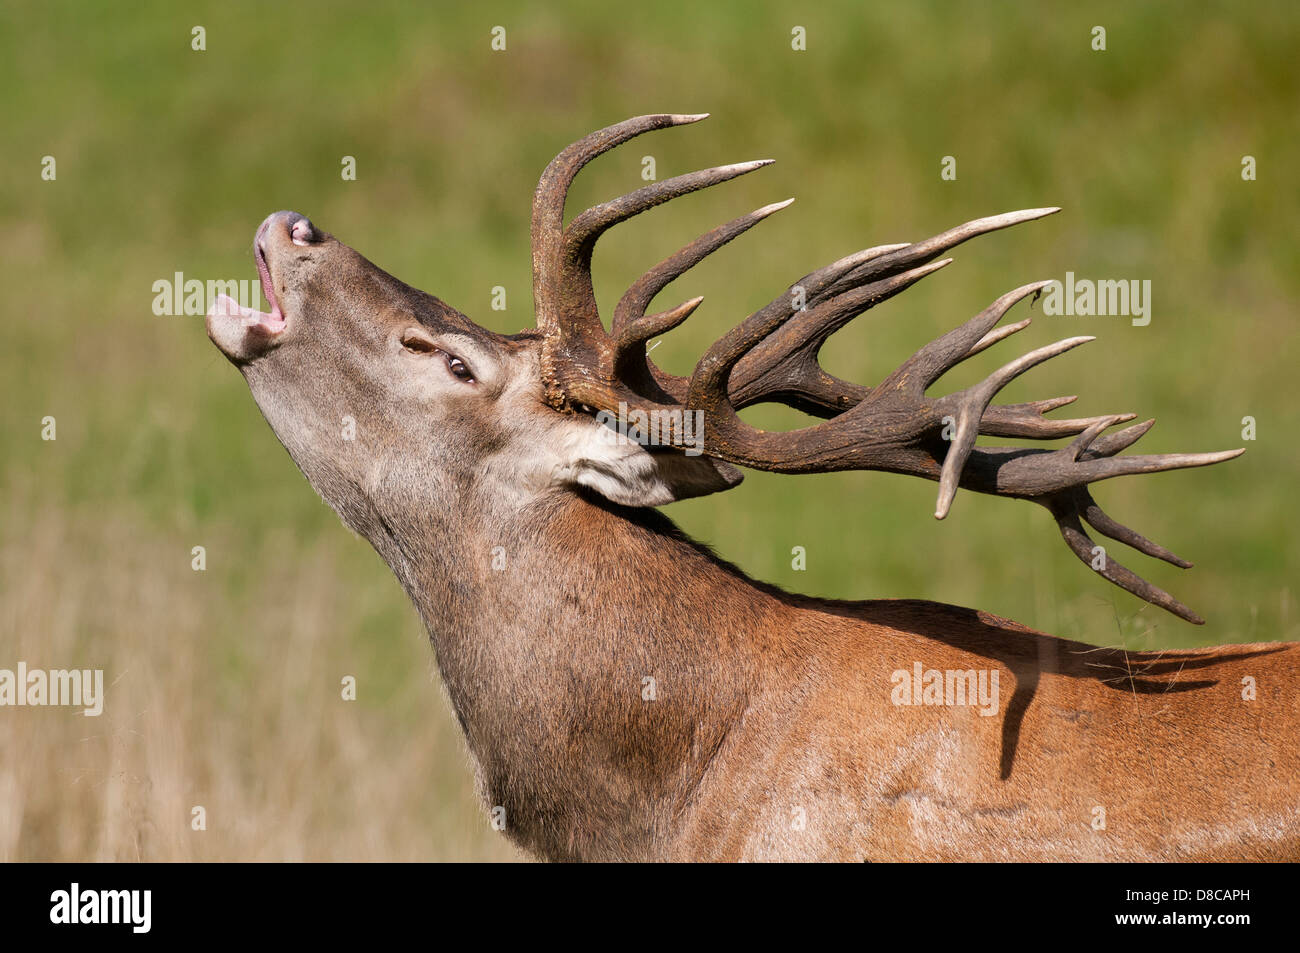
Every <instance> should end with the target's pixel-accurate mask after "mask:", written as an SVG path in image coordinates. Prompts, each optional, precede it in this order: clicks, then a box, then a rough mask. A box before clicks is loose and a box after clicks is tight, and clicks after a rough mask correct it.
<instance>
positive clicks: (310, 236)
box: [257, 210, 321, 251]
mask: <svg viewBox="0 0 1300 953" xmlns="http://www.w3.org/2000/svg"><path fill="white" fill-rule="evenodd" d="M279 234H287V235H288V236H289V239H290V240H291V241H292V242H293V243H294V244H295V245H310V244H312V243H313V242H318V241H320V240H321V233H320V232H319V231H318V230H317V228H316V226H315V225H313V224H312V223H311V219H309V218H308V217H307V216H306V215H302V214H300V213H298V212H291V211H288V210H286V211H282V212H272V213H271V214H270V215H268V216H267V217H266V220H265V221H263V222H262V225H261V227H260V228H258V230H257V245H258V247H259V248H261V249H263V251H265V245H266V241H267V239H268V238H270V237H272V236H275V235H279Z"/></svg>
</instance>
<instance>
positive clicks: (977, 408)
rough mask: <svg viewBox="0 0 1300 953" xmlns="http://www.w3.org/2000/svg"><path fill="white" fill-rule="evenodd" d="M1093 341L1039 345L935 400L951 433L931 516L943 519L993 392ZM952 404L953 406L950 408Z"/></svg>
mask: <svg viewBox="0 0 1300 953" xmlns="http://www.w3.org/2000/svg"><path fill="white" fill-rule="evenodd" d="M1095 340H1096V338H1095V337H1091V336H1086V335H1085V336H1081V337H1073V338H1065V339H1064V340H1061V341H1057V342H1055V343H1054V344H1048V345H1046V346H1045V347H1040V348H1038V349H1036V350H1033V351H1030V352H1029V353H1028V354H1025V355H1022V356H1021V357H1018V358H1016V359H1015V360H1014V361H1011V362H1010V363H1008V364H1004V365H1002V366H1001V367H1000V368H998V369H997V370H996V371H994V372H993V373H992V374H990V375H989V376H988V377H986V378H985V379H984V380H983V381H981V382H980V383H979V384H976V385H975V386H974V387H970V388H967V389H966V390H964V391H961V392H959V393H958V394H955V395H953V396H952V397H951V398H947V397H945V398H943V399H941V400H939V401H938V402H937V405H938V406H939V408H940V409H942V410H949V408H950V407H951V410H949V414H951V416H952V417H953V421H954V430H955V432H954V434H953V437H952V442H951V443H950V445H949V447H948V453H947V455H946V456H945V457H944V458H943V471H942V474H941V475H940V477H939V498H938V501H937V502H936V503H935V507H934V516H935V519H943V518H944V517H946V516H947V515H948V509H949V507H951V506H952V500H953V497H954V496H956V494H957V484H958V481H960V479H961V471H962V468H963V467H964V466H965V465H966V459H967V458H968V457H969V456H970V452H971V450H973V449H974V447H975V440H976V438H977V437H978V436H979V421H980V418H982V417H983V416H984V410H985V409H986V408H987V407H988V405H989V403H990V402H991V401H992V400H993V397H994V395H995V394H997V392H998V391H1000V390H1001V389H1002V388H1003V387H1005V386H1006V385H1007V384H1009V383H1011V381H1013V380H1015V379H1016V378H1017V377H1019V376H1020V375H1021V374H1023V373H1024V372H1025V371H1027V370H1029V369H1030V368H1031V367H1035V366H1037V365H1038V364H1041V363H1043V361H1046V360H1049V359H1051V358H1053V357H1056V356H1057V355H1058V354H1064V353H1065V352H1066V351H1069V350H1071V349H1073V348H1076V347H1078V346H1079V345H1080V344H1087V343H1088V342H1089V341H1095ZM953 404H955V405H956V406H955V407H953V406H952V405H953ZM945 416H948V414H945ZM1132 417H1133V415H1131V414H1130V415H1129V417H1128V419H1130V420H1131V419H1132ZM1103 419H1105V420H1111V423H1114V422H1115V421H1117V420H1121V419H1124V418H1123V417H1122V416H1118V417H1115V418H1113V419H1111V418H1103ZM1094 426H1095V425H1094ZM1107 426H1109V424H1107Z"/></svg>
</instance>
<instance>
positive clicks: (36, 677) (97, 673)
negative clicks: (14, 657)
mask: <svg viewBox="0 0 1300 953" xmlns="http://www.w3.org/2000/svg"><path fill="white" fill-rule="evenodd" d="M28 705H31V706H35V707H40V706H50V707H65V708H82V709H84V711H83V712H82V713H83V714H84V715H86V717H88V718H94V717H96V716H98V715H101V714H103V712H104V670H103V669H102V668H96V669H89V668H86V669H80V668H74V669H62V668H55V669H49V670H48V671H47V670H46V669H40V668H34V669H28V668H27V663H26V662H19V663H18V666H17V668H16V669H8V668H0V708H2V707H5V706H11V707H15V708H20V707H24V706H28Z"/></svg>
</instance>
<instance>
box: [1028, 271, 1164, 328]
mask: <svg viewBox="0 0 1300 953" xmlns="http://www.w3.org/2000/svg"><path fill="white" fill-rule="evenodd" d="M1042 293H1043V299H1044V300H1043V313H1044V314H1051V315H1057V314H1059V315H1067V316H1071V317H1091V316H1094V315H1096V316H1108V315H1109V316H1116V315H1118V316H1122V317H1129V318H1132V319H1133V326H1134V327H1139V328H1142V327H1146V326H1147V325H1148V324H1150V323H1151V279H1150V278H1146V279H1143V280H1142V281H1139V280H1137V279H1136V278H1133V279H1125V278H1120V279H1109V278H1106V279H1099V280H1093V279H1092V278H1075V277H1074V272H1072V271H1067V272H1066V273H1065V281H1052V282H1050V283H1049V284H1048V285H1046V286H1045V287H1044V288H1043V292H1042Z"/></svg>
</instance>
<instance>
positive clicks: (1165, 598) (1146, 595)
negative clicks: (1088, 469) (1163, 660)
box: [1048, 497, 1205, 625]
mask: <svg viewBox="0 0 1300 953" xmlns="http://www.w3.org/2000/svg"><path fill="white" fill-rule="evenodd" d="M1089 499H1091V497H1090V498H1089ZM1093 505H1094V506H1095V505H1096V504H1095V503H1094V504H1093ZM1048 510H1050V511H1051V513H1052V516H1053V517H1055V518H1056V525H1057V526H1058V527H1059V528H1060V530H1061V536H1062V538H1063V539H1064V540H1065V544H1066V545H1067V546H1069V547H1070V551H1071V552H1072V553H1074V555H1076V556H1078V557H1079V559H1080V561H1082V562H1083V563H1084V564H1085V565H1087V566H1089V567H1091V566H1093V565H1094V560H1095V559H1096V556H1095V555H1094V553H1093V548H1094V547H1093V543H1092V539H1091V538H1090V537H1089V536H1088V534H1087V532H1085V531H1084V528H1083V524H1082V523H1080V522H1079V515H1078V511H1077V509H1075V508H1073V507H1071V508H1066V507H1064V506H1060V505H1048ZM1130 532H1131V531H1130ZM1134 535H1136V534H1134ZM1125 542H1127V540H1125ZM1152 545H1154V544H1152ZM1171 555H1172V554H1171ZM1175 558H1177V557H1175ZM1095 571H1096V572H1097V574H1098V575H1100V576H1102V577H1103V578H1105V579H1108V580H1110V581H1111V582H1113V583H1114V584H1115V585H1117V586H1119V587H1120V588H1121V589H1124V590H1127V591H1128V592H1131V593H1133V595H1135V596H1137V597H1138V598H1139V599H1142V600H1144V601H1146V602H1150V603H1153V604H1154V605H1158V606H1160V608H1162V609H1165V610H1167V611H1169V612H1172V613H1173V614H1174V615H1176V616H1178V618H1180V619H1183V620H1185V621H1187V622H1190V623H1192V624H1193V625H1204V624H1205V620H1204V619H1202V618H1201V617H1200V616H1199V615H1197V614H1196V613H1195V612H1193V611H1192V610H1191V609H1189V608H1188V607H1187V606H1185V605H1183V604H1182V603H1181V602H1179V601H1178V600H1177V599H1175V598H1174V597H1173V596H1171V595H1170V594H1169V593H1167V592H1165V591H1164V590H1163V589H1161V588H1160V587H1159V586H1156V585H1153V584H1151V583H1149V582H1147V581H1146V580H1145V579H1143V578H1142V577H1141V576H1139V575H1138V574H1137V573H1135V572H1133V571H1132V570H1131V569H1128V568H1127V567H1125V566H1123V565H1121V564H1120V563H1118V562H1117V561H1115V560H1114V559H1111V558H1110V556H1109V555H1107V556H1105V557H1103V561H1102V568H1100V569H1097V570H1095Z"/></svg>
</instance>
